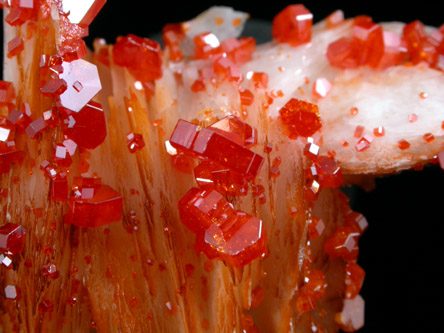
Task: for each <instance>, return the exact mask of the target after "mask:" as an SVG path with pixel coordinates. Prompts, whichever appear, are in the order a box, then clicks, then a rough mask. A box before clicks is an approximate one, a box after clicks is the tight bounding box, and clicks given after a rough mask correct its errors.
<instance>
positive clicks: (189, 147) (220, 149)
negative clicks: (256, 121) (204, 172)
mask: <svg viewBox="0 0 444 333" xmlns="http://www.w3.org/2000/svg"><path fill="white" fill-rule="evenodd" d="M170 143H171V145H172V146H173V147H174V148H176V149H178V150H180V151H182V152H184V153H186V154H189V155H191V156H195V157H199V158H201V159H208V160H210V161H212V162H215V163H218V164H220V165H222V166H224V167H227V168H228V169H230V170H233V171H236V172H239V173H240V174H242V175H243V176H244V177H245V178H246V179H247V180H252V179H253V178H254V177H255V176H256V175H257V173H258V172H259V170H260V168H261V166H262V164H263V162H264V159H263V158H262V157H261V156H259V155H258V154H255V153H253V152H252V151H251V150H249V149H247V148H245V147H244V146H242V145H240V144H238V143H236V142H235V141H232V140H231V139H230V137H227V136H226V135H225V134H221V133H220V132H218V131H216V130H213V129H212V128H211V127H209V128H202V129H200V130H199V127H198V126H197V125H194V124H192V123H189V122H187V121H185V120H179V121H178V123H177V125H176V128H175V129H174V131H173V134H172V135H171V139H170Z"/></svg>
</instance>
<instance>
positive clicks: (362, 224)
mask: <svg viewBox="0 0 444 333" xmlns="http://www.w3.org/2000/svg"><path fill="white" fill-rule="evenodd" d="M344 225H345V226H348V227H352V228H353V229H355V231H357V232H359V234H361V235H362V233H363V232H364V231H365V230H367V228H368V222H367V219H366V218H365V217H364V215H362V214H360V213H358V212H350V213H348V214H347V215H346V216H345V218H344Z"/></svg>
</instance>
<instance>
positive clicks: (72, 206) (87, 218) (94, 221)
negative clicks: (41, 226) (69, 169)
mask: <svg viewBox="0 0 444 333" xmlns="http://www.w3.org/2000/svg"><path fill="white" fill-rule="evenodd" d="M85 181H87V182H88V180H87V179H86V178H82V184H81V185H80V186H78V187H79V190H80V192H81V194H80V196H74V197H71V198H69V213H68V217H67V219H66V222H65V223H71V224H74V225H76V226H79V227H89V228H92V227H99V226H103V225H106V224H109V223H112V222H117V221H120V219H121V216H122V197H121V195H120V194H119V193H117V192H116V191H114V190H113V189H112V188H111V187H110V186H107V185H97V184H85Z"/></svg>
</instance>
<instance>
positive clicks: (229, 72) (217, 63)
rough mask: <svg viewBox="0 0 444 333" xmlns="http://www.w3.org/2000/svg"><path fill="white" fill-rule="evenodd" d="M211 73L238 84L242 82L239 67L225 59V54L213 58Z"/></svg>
mask: <svg viewBox="0 0 444 333" xmlns="http://www.w3.org/2000/svg"><path fill="white" fill-rule="evenodd" d="M213 71H214V73H215V74H216V75H218V76H220V77H222V78H224V79H227V80H229V81H233V82H236V83H238V84H239V83H241V82H242V80H243V76H242V74H241V72H240V70H239V67H238V66H236V65H235V64H234V63H233V62H232V61H231V60H230V59H229V58H227V57H226V54H225V53H224V54H222V55H217V56H215V57H213Z"/></svg>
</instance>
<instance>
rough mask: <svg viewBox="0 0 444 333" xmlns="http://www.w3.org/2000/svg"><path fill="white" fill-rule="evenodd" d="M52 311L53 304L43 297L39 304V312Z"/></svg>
mask: <svg viewBox="0 0 444 333" xmlns="http://www.w3.org/2000/svg"><path fill="white" fill-rule="evenodd" d="M52 311H54V304H53V303H52V302H51V301H50V300H48V299H45V300H43V301H42V302H41V303H40V304H39V312H40V313H41V314H45V313H50V312H52Z"/></svg>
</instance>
